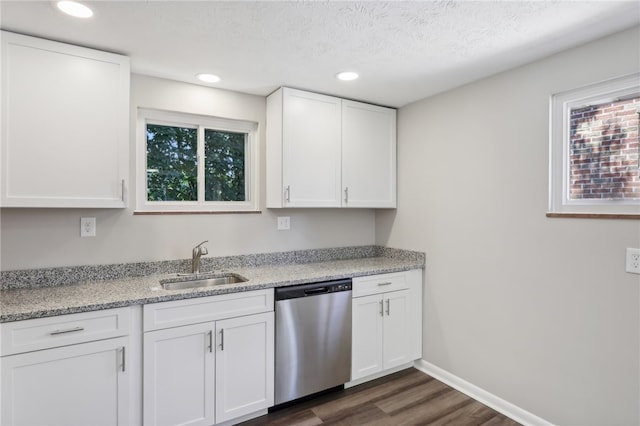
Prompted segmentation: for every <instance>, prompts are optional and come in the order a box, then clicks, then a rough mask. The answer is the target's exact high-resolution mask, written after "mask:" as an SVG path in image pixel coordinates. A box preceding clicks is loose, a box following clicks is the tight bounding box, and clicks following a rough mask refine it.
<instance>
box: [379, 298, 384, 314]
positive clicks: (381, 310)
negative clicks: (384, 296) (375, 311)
mask: <svg viewBox="0 0 640 426" xmlns="http://www.w3.org/2000/svg"><path fill="white" fill-rule="evenodd" d="M383 303H384V302H383V301H382V300H381V301H380V316H381V317H383V316H384V305H383Z"/></svg>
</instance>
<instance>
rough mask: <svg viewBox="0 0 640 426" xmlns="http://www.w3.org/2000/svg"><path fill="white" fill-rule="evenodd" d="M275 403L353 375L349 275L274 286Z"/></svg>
mask: <svg viewBox="0 0 640 426" xmlns="http://www.w3.org/2000/svg"><path fill="white" fill-rule="evenodd" d="M275 315H276V355H275V359H276V365H275V382H276V389H275V403H276V405H277V404H282V403H285V402H288V401H292V400H294V399H298V398H301V397H304V396H307V395H311V394H314V393H316V392H320V391H323V390H326V389H330V388H333V387H336V386H340V385H342V384H344V383H346V382H348V381H349V380H350V376H351V279H344V280H336V281H329V282H322V283H314V284H302V285H295V286H290V287H280V288H276V289H275Z"/></svg>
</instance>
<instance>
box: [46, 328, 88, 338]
mask: <svg viewBox="0 0 640 426" xmlns="http://www.w3.org/2000/svg"><path fill="white" fill-rule="evenodd" d="M83 330H84V327H73V328H67V329H66V330H55V331H52V332H51V333H49V334H50V335H52V336H55V335H56V334H65V333H74V332H76V331H83Z"/></svg>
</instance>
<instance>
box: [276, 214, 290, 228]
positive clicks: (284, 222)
mask: <svg viewBox="0 0 640 426" xmlns="http://www.w3.org/2000/svg"><path fill="white" fill-rule="evenodd" d="M290 228H291V220H290V218H289V216H278V230H279V231H288V230H289V229H290Z"/></svg>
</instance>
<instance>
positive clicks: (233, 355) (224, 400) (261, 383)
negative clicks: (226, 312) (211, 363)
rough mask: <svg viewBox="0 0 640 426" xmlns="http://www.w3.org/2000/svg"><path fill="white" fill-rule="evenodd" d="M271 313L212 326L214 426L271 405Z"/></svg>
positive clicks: (220, 322)
mask: <svg viewBox="0 0 640 426" xmlns="http://www.w3.org/2000/svg"><path fill="white" fill-rule="evenodd" d="M273 321H274V319H273V312H267V313H263V314H256V315H249V316H246V317H239V318H232V319H228V320H223V321H218V322H217V323H216V336H217V337H218V338H219V339H220V340H219V341H218V342H217V343H218V344H217V347H216V351H215V352H216V423H221V422H224V421H228V420H231V419H235V418H238V417H241V416H244V415H247V414H251V413H254V412H256V411H259V410H261V409H266V408H268V407H270V406H272V405H273V392H274V377H273V374H274V367H273V365H274V329H273V326H274V322H273Z"/></svg>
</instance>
